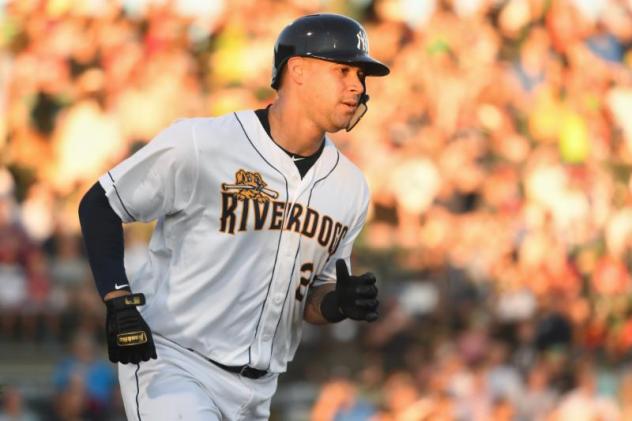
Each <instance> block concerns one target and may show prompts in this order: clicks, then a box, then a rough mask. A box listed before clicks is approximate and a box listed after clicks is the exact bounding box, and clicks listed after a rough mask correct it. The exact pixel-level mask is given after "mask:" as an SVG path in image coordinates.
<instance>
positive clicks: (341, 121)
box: [327, 112, 353, 133]
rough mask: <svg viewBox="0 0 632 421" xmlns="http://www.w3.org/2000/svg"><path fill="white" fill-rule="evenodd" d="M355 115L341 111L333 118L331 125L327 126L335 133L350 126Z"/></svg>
mask: <svg viewBox="0 0 632 421" xmlns="http://www.w3.org/2000/svg"><path fill="white" fill-rule="evenodd" d="M352 117H353V113H348V112H341V113H337V114H336V115H335V116H334V118H332V119H331V121H330V125H329V127H328V128H327V131H328V132H329V133H335V132H338V131H340V130H343V129H346V128H347V127H348V126H349V122H350V121H351V118H352Z"/></svg>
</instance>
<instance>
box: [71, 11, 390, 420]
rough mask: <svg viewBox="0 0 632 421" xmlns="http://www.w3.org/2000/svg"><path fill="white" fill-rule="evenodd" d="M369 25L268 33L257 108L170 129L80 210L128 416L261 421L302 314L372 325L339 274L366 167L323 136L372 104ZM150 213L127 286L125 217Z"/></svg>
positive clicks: (370, 300) (376, 69)
mask: <svg viewBox="0 0 632 421" xmlns="http://www.w3.org/2000/svg"><path fill="white" fill-rule="evenodd" d="M368 49H369V45H368V40H367V36H366V32H365V31H364V29H363V28H362V26H361V25H360V24H359V23H358V22H356V21H354V20H352V19H350V18H347V17H344V16H340V15H334V14H319V15H310V16H305V17H302V18H299V19H297V20H296V21H294V22H293V23H291V24H290V25H288V26H287V27H286V28H285V29H284V30H283V31H282V32H281V34H280V35H279V38H278V40H277V43H276V46H275V50H274V68H273V75H272V87H273V88H274V89H275V90H277V92H278V97H277V99H276V100H275V101H274V102H273V103H272V104H271V105H270V106H269V107H268V108H266V109H260V110H254V111H253V110H247V111H240V112H235V113H231V114H227V115H224V116H220V117H215V118H191V119H183V120H179V121H177V122H175V123H174V124H173V125H172V126H170V127H168V128H166V129H164V130H163V131H162V132H161V133H159V134H158V135H157V136H156V137H155V138H154V139H152V141H151V142H149V143H148V144H147V145H146V146H145V147H143V148H142V149H141V150H139V151H138V152H136V153H135V154H134V155H132V156H131V157H129V158H128V159H126V160H124V161H123V162H121V163H120V164H118V165H117V166H115V167H114V168H112V169H111V170H110V171H108V172H107V173H105V174H104V175H103V176H102V177H100V178H99V180H98V182H97V183H95V185H94V186H93V187H92V188H91V189H90V190H89V191H88V193H86V195H85V197H84V198H83V199H82V201H81V204H80V207H79V216H80V220H81V227H82V231H83V236H84V239H85V243H86V248H87V252H88V258H89V260H90V265H91V267H92V271H93V274H94V278H95V281H96V285H97V288H98V291H99V293H100V294H101V296H102V298H103V300H104V302H105V305H106V307H107V316H106V318H107V320H106V333H107V340H108V353H109V357H110V360H111V361H113V362H118V363H120V364H119V366H118V367H119V381H120V385H121V392H122V395H123V401H124V404H125V411H126V414H127V417H128V419H130V420H139V421H140V420H151V421H155V420H176V419H183V420H187V421H195V420H220V419H222V420H224V419H227V420H257V419H267V418H268V417H269V413H270V400H271V397H272V395H273V393H274V391H275V389H276V385H277V377H278V375H279V373H282V372H284V371H285V370H286V366H287V363H288V361H290V360H292V358H293V355H294V353H295V351H296V349H297V347H298V344H299V342H300V338H301V326H302V323H303V320H305V321H307V322H309V323H313V324H324V323H335V322H339V321H341V320H343V319H345V318H350V319H353V320H364V321H369V322H370V321H373V320H375V319H376V318H377V308H378V301H377V288H376V286H375V277H374V276H373V275H372V274H369V273H367V274H364V275H360V276H352V275H350V273H349V271H348V267H349V257H350V254H351V248H352V244H353V242H354V240H355V238H356V237H357V236H358V233H359V232H360V230H361V229H362V226H363V224H364V222H365V218H366V215H367V208H368V203H369V192H368V189H367V184H366V181H365V179H364V176H363V175H362V174H361V173H360V171H359V170H358V169H357V168H356V167H355V166H354V165H353V164H352V163H351V162H350V161H349V160H348V159H347V158H345V157H344V156H343V155H342V154H341V153H340V152H339V151H338V150H337V149H336V147H335V146H334V144H333V143H332V141H331V140H330V139H329V138H328V137H327V136H326V133H328V132H329V133H333V132H337V131H339V130H341V129H346V130H351V129H352V128H353V126H354V125H355V124H356V123H357V122H358V120H359V119H360V118H361V117H362V115H363V114H364V113H365V112H366V110H367V105H366V103H367V101H368V95H367V94H366V87H365V77H366V76H385V75H387V74H388V73H389V69H388V67H386V66H385V65H384V64H382V63H380V62H378V61H377V60H374V59H373V58H371V57H370V56H369V51H368ZM152 220H157V224H156V227H155V230H154V232H153V235H152V238H151V241H150V243H149V246H148V248H149V255H148V260H147V262H146V264H145V265H144V267H143V268H142V269H141V270H140V271H139V272H138V273H137V274H136V275H135V276H134V277H133V278H132V279H128V278H127V276H126V274H125V269H124V266H123V232H122V223H129V222H134V221H152Z"/></svg>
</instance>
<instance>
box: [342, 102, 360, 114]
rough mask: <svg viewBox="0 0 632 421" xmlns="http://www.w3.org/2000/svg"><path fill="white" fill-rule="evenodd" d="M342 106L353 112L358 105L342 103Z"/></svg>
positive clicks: (355, 103)
mask: <svg viewBox="0 0 632 421" xmlns="http://www.w3.org/2000/svg"><path fill="white" fill-rule="evenodd" d="M342 105H344V106H345V108H346V109H347V111H349V112H354V111H355V109H356V108H357V107H358V103H357V102H356V101H343V102H342Z"/></svg>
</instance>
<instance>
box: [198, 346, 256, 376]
mask: <svg viewBox="0 0 632 421" xmlns="http://www.w3.org/2000/svg"><path fill="white" fill-rule="evenodd" d="M189 351H193V352H195V353H196V354H198V355H200V354H199V353H198V352H196V351H194V350H192V349H191V348H189ZM200 356H201V357H202V358H204V359H205V360H207V361H210V362H212V363H213V364H215V365H216V366H218V367H219V368H222V369H224V370H226V371H230V372H231V373H236V374H239V375H240V376H244V377H248V378H249V379H258V378H260V377H263V376H265V375H266V374H268V372H267V371H266V370H259V369H257V368H252V367H249V366H247V365H224V364H222V363H218V362H217V361H213V360H211V359H210V358H207V357H205V356H203V355H200Z"/></svg>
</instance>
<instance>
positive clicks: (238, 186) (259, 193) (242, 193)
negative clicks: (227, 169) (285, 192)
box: [222, 170, 279, 202]
mask: <svg viewBox="0 0 632 421" xmlns="http://www.w3.org/2000/svg"><path fill="white" fill-rule="evenodd" d="M267 185H268V184H267V183H266V182H265V181H263V178H262V177H261V174H259V173H258V172H251V171H245V170H239V171H237V173H235V184H227V183H222V192H225V193H233V194H234V195H235V197H236V198H237V199H239V200H248V199H253V200H255V201H257V202H268V201H269V200H270V199H276V198H277V197H279V193H277V192H275V191H274V190H271V189H269V188H267Z"/></svg>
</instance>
